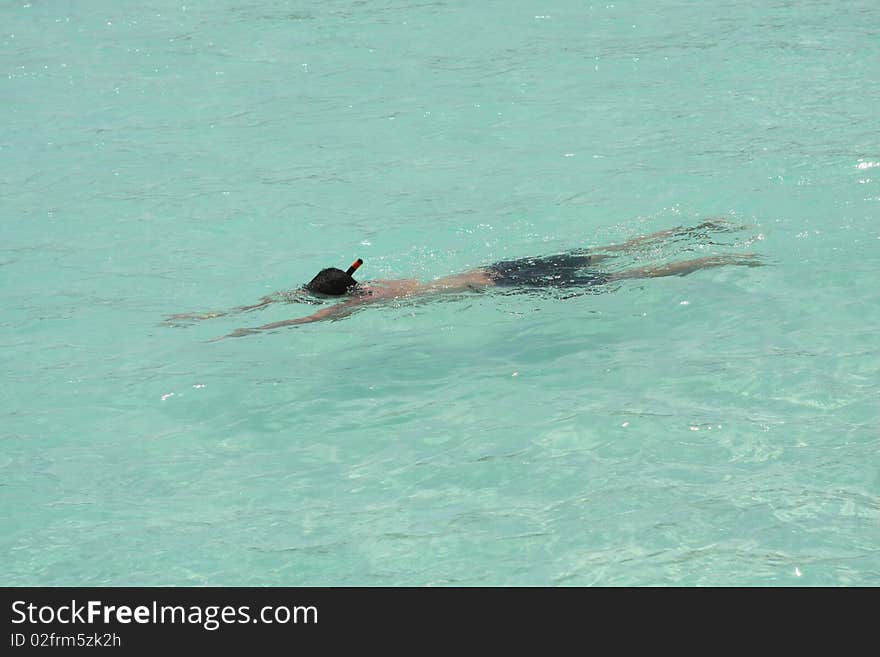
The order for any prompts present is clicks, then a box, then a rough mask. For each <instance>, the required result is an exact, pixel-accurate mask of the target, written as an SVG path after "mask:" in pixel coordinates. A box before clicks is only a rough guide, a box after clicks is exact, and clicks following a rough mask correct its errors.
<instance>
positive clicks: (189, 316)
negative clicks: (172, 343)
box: [165, 296, 277, 322]
mask: <svg viewBox="0 0 880 657" xmlns="http://www.w3.org/2000/svg"><path fill="white" fill-rule="evenodd" d="M275 301H277V299H275V298H274V297H271V296H269V297H263V298H262V299H260V300H259V301H258V302H257V303H255V304H252V305H250V306H238V307H237V308H231V309H229V310H221V311H217V312H210V313H177V314H175V315H169V316H168V317H166V318H165V321H166V322H180V321H193V320H202V319H214V318H215V317H224V316H226V315H232V314H234V313H246V312H249V311H251V310H257V309H259V308H265V307H266V306H268V305H269V304H270V303H273V302H275Z"/></svg>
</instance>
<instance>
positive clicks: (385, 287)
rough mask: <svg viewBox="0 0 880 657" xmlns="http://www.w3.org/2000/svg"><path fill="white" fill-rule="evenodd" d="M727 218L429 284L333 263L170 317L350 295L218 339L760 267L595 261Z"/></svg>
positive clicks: (734, 260)
mask: <svg viewBox="0 0 880 657" xmlns="http://www.w3.org/2000/svg"><path fill="white" fill-rule="evenodd" d="M740 228H743V227H741V226H733V225H731V224H729V223H728V222H726V221H724V220H717V219H715V220H709V221H705V222H703V223H701V224H699V225H698V226H694V227H689V228H685V227H678V228H672V229H669V230H663V231H660V232H657V233H652V234H650V235H644V236H641V237H637V238H635V239H631V240H629V241H628V242H625V243H624V244H612V245H609V246H605V247H598V248H593V249H576V250H574V251H569V252H567V253H562V254H558V255H550V256H542V257H534V258H521V259H518V260H505V261H501V262H496V263H495V264H493V265H490V266H488V267H481V268H478V269H473V270H470V271H467V272H464V273H462V274H455V275H453V276H446V277H443V278H439V279H437V280H434V281H430V282H428V283H422V282H419V281H417V280H414V279H394V280H382V279H380V280H373V281H369V282H366V283H359V282H358V281H356V280H355V279H354V278H353V277H352V274H354V273H355V271H357V269H358V268H359V267H360V266H361V265H362V264H363V260H361V259H360V258H358V259H357V260H355V261H354V263H352V265H351V266H350V267H349V268H348V270H347V271H342V270H341V269H336V268H334V267H330V268H327V269H322V270H321V271H320V272H319V273H318V274H317V275H316V276H315V277H314V278H313V279H312V280H311V281H309V282H308V283H307V284H306V285H305V286H303V288H302V289H300V290H295V291H293V292H287V293H277V294H276V295H273V296H268V297H263V298H262V299H261V300H260V301H259V302H257V303H255V304H253V305H250V306H240V307H238V308H233V309H232V310H229V311H225V312H215V313H184V314H179V315H171V316H170V317H168V318H167V320H166V321H167V322H176V321H180V320H194V319H196V320H197V319H211V318H214V317H222V316H224V315H228V314H230V313H240V312H250V311H253V310H257V309H259V308H264V307H266V306H268V305H269V304H271V303H274V302H277V301H299V302H305V303H320V299H345V300H344V301H343V302H342V303H339V304H336V305H334V306H331V307H329V308H324V309H323V310H319V311H317V312H315V313H313V314H311V315H308V316H306V317H299V318H297V319H288V320H284V321H280V322H273V323H271V324H265V325H263V326H258V327H254V328H243V329H238V330H236V331H233V332H232V333H230V334H228V335H225V336H222V337H220V338H216V339H217V340H220V339H223V338H238V337H242V336H245V335H251V334H253V333H258V332H260V331H270V330H273V329H278V328H283V327H286V326H297V325H299V324H308V323H311V322H319V321H323V320H334V319H342V318H343V317H347V316H348V315H351V314H352V313H353V312H355V311H356V310H358V309H359V308H361V307H363V306H364V305H365V304H369V303H375V302H377V301H382V300H389V299H408V298H412V297H422V296H428V295H436V294H443V293H450V292H467V291H482V290H486V289H490V288H496V287H497V288H515V289H518V290H530V289H531V290H536V289H568V290H572V289H586V288H593V287H598V286H602V285H606V284H608V283H613V282H616V281H624V280H630V279H636V278H659V277H663V276H686V275H687V274H690V273H693V272H695V271H698V270H700V269H707V268H709V267H722V266H726V265H746V266H750V267H755V266H760V265H761V264H763V263H761V261H760V260H759V259H758V256H757V255H756V254H753V253H744V254H739V255H736V254H724V255H714V256H706V257H702V258H694V259H692V260H684V261H681V262H673V263H669V264H665V265H658V266H652V267H637V268H633V269H627V270H624V271H620V272H606V271H602V270H600V269H597V268H596V267H595V266H596V265H597V264H598V263H600V262H602V261H603V260H606V259H608V258H611V257H613V256H612V255H610V254H613V253H615V252H631V251H633V250H634V249H637V248H638V247H640V246H642V245H644V244H648V243H651V242H654V241H656V240H660V239H668V238H677V237H693V236H695V235H696V236H700V237H705V236H706V235H707V234H708V231H716V232H718V231H722V232H727V231H731V230H738V229H740Z"/></svg>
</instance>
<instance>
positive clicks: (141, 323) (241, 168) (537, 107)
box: [0, 1, 880, 585]
mask: <svg viewBox="0 0 880 657" xmlns="http://www.w3.org/2000/svg"><path fill="white" fill-rule="evenodd" d="M473 5H474V3H456V2H447V3H404V2H328V3H323V4H321V6H320V7H318V6H315V5H314V3H283V2H282V3H271V4H269V3H265V4H258V3H248V5H247V6H245V7H242V6H240V3H226V2H212V3H193V4H186V6H185V7H184V6H183V5H182V4H181V3H180V2H176V3H170V2H148V3H139V7H138V8H132V7H128V6H125V7H122V6H120V5H119V3H111V2H103V3H89V6H88V8H86V7H79V6H77V5H76V4H62V3H49V2H46V3H39V2H31V3H16V4H7V5H6V6H5V7H4V8H2V9H0V25H2V28H0V99H2V106H0V107H2V108H0V116H2V118H3V120H2V122H0V193H2V199H3V203H2V204H0V304H2V308H3V311H2V314H0V328H2V333H0V344H2V347H3V349H2V352H0V353H2V356H0V359H2V360H0V363H2V365H0V367H2V372H3V381H4V385H3V386H2V390H0V439H2V446H3V449H2V452H0V496H2V505H0V572H2V580H0V581H2V583H3V584H5V585H25V584H44V585H65V584H74V585H76V584H87V585H124V584H151V585H152V584H156V585H159V584H179V585H189V584H209V585H221V584H227V585H232V584H258V585H305V584H312V585H317V584H330V585H345V584H363V585H402V584H414V585H423V584H434V585H444V584H466V585H469V584H565V585H585V584H599V585H658V584H659V585H664V584H671V585H695V584H708V585H724V584H735V585H801V584H805V585H838V584H843V585H877V584H880V461H878V457H877V453H878V447H880V433H878V421H880V384H878V380H877V372H878V369H880V344H878V339H877V335H876V326H877V324H878V320H880V310H878V308H880V295H878V292H877V285H876V281H877V279H878V274H880V261H878V257H877V252H878V247H880V241H878V240H880V225H878V210H880V139H878V137H877V134H878V132H877V108H878V102H880V89H878V86H877V84H876V80H877V79H880V63H878V62H880V42H878V40H877V39H876V33H877V28H878V24H880V11H878V9H877V8H876V6H875V3H873V2H868V1H865V2H849V3H846V5H845V7H839V6H836V5H833V4H829V3H819V2H801V3H796V4H790V3H781V2H780V3H764V2H761V3H759V2H735V3H734V2H729V3H727V2H719V3H714V4H713V6H712V7H711V8H710V7H708V6H705V7H704V6H701V7H700V10H699V11H698V10H696V9H695V8H694V6H693V4H692V3H686V2H670V1H664V2H619V3H613V4H611V3H608V4H605V3H596V4H589V3H580V2H566V1H557V2H486V3H479V6H473ZM721 215H723V216H727V217H731V218H732V219H733V220H734V221H737V222H740V223H744V224H749V225H751V226H752V227H751V228H749V229H747V230H745V231H742V232H741V233H734V234H726V235H722V236H720V237H721V238H722V239H721V241H722V242H723V244H721V245H714V244H708V243H706V242H705V241H701V240H689V241H679V242H675V243H670V244H665V245H660V246H657V247H656V248H655V249H653V250H646V251H642V252H641V253H639V254H638V258H636V257H633V258H630V259H629V260H627V261H625V262H624V263H622V264H621V266H624V265H627V266H628V265H633V264H636V263H640V264H648V263H653V262H666V261H671V260H675V259H681V258H687V257H695V256H699V255H709V254H712V253H721V252H738V253H739V252H758V253H760V254H762V255H763V256H764V257H765V260H766V262H768V263H769V264H770V266H767V267H759V268H744V267H742V268H740V267H737V268H734V267H729V268H723V269H715V270H710V271H706V272H699V273H696V274H694V275H692V276H688V277H685V278H666V279H656V280H650V281H632V282H627V283H625V284H622V285H620V286H618V287H615V288H613V289H611V290H609V291H608V293H606V294H597V295H586V296H581V297H577V298H572V299H566V300H560V299H558V298H554V297H552V296H545V297H540V296H523V295H513V296H505V295H500V294H498V293H486V294H474V295H470V296H462V297H454V298H450V299H444V300H442V301H435V302H429V303H419V304H416V303H401V304H397V305H396V306H392V307H384V308H370V309H367V310H364V311H363V312H360V313H358V314H356V315H354V316H353V317H350V318H348V319H346V320H344V321H339V322H333V323H327V324H314V325H308V326H304V327H298V328H293V329H289V330H285V331H278V332H275V333H268V334H263V335H259V336H249V337H247V338H242V339H240V340H227V341H222V342H213V343H212V342H208V341H207V340H208V339H210V338H212V337H215V336H217V335H221V334H223V333H227V332H229V331H231V330H233V329H235V328H238V327H241V326H253V325H256V324H264V323H268V322H271V321H276V320H280V319H286V318H289V317H293V316H297V315H301V314H306V313H307V312H309V311H311V310H312V309H313V308H311V307H299V306H291V305H288V306H283V305H278V306H273V307H271V308H269V309H266V310H263V311H261V312H258V313H253V314H249V315H246V316H244V317H241V318H223V319H217V320H214V321H212V322H203V323H201V324H198V325H193V326H190V327H183V328H181V327H178V328H169V327H167V326H162V325H160V322H161V320H162V318H163V317H164V316H165V315H168V314H170V313H175V312H184V311H190V310H217V309H222V308H227V307H231V306H235V305H239V304H244V303H250V302H253V301H255V300H256V299H258V298H259V297H260V296H262V295H264V294H267V293H270V292H273V291H275V290H280V289H287V288H291V287H295V286H296V285H298V284H300V283H301V282H303V281H304V280H307V279H308V278H310V277H311V275H312V274H313V273H314V272H315V271H316V270H317V269H319V268H320V267H323V266H328V265H336V266H345V265H347V264H348V263H349V262H350V261H351V260H352V259H354V257H356V256H361V257H363V258H364V259H365V261H366V264H365V265H364V267H363V268H362V270H361V272H360V273H361V274H362V277H363V278H372V277H375V278H382V277H410V276H414V277H419V278H422V279H425V280H428V279H431V278H434V277H438V276H442V275H446V274H450V273H454V272H458V271H461V270H464V269H466V268H469V267H474V266H478V265H482V264H487V263H491V262H493V261H495V260H499V259H504V258H508V259H509V258H514V257H521V256H527V255H535V254H542V253H555V252H560V251H564V250H566V249H570V248H575V247H582V246H591V245H599V244H607V243H611V242H620V241H622V240H625V239H627V238H630V237H633V236H635V235H638V234H641V233H647V232H651V231H654V230H660V229H663V228H667V227H670V226H675V225H682V224H693V223H698V222H699V221H702V220H703V219H704V218H706V217H710V216H721ZM685 302H686V303H685Z"/></svg>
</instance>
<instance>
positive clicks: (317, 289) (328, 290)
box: [303, 258, 364, 297]
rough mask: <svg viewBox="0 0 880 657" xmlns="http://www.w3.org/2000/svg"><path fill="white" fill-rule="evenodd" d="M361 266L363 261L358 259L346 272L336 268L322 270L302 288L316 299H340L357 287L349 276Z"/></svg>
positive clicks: (355, 282) (356, 283)
mask: <svg viewBox="0 0 880 657" xmlns="http://www.w3.org/2000/svg"><path fill="white" fill-rule="evenodd" d="M362 264H364V261H363V260H362V259H361V258H358V259H357V260H355V261H354V262H353V263H351V266H350V267H349V268H348V270H347V271H342V270H341V269H336V267H328V268H326V269H322V270H321V271H320V272H318V275H317V276H315V277H314V278H313V279H312V280H311V281H309V282H308V283H306V285H304V286H303V287H304V289H305V290H306V291H308V292H310V293H311V294H313V295H314V296H316V297H341V296H343V295H346V294H350V293H351V292H352V291H353V290H354V289H355V288H356V287H357V286H358V282H357V281H356V280H354V278H352V277H351V275H352V274H353V273H354V272H356V271H357V269H358V267H360V266H361V265H362Z"/></svg>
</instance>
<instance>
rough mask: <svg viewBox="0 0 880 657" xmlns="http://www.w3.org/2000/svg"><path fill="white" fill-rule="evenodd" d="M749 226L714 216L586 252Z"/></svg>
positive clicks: (629, 248) (630, 248)
mask: <svg viewBox="0 0 880 657" xmlns="http://www.w3.org/2000/svg"><path fill="white" fill-rule="evenodd" d="M746 228H749V226H742V225H738V224H735V223H733V222H731V221H730V220H728V219H725V218H724V217H714V218H711V219H707V220H706V221H703V222H702V223H699V224H697V225H696V226H676V227H675V228H668V229H666V230H659V231H657V232H656V233H650V234H648V235H639V236H638V237H634V238H633V239H631V240H627V241H626V242H624V243H623V244H609V245H608V246H597V247H594V248H592V249H586V250H585V253H591V254H592V253H615V252H620V251H622V252H624V253H628V252H631V251H633V250H635V249H638V248H640V247H642V246H644V245H645V244H647V243H649V242H656V241H658V240H665V239H669V238H673V237H702V238H705V237H708V234H709V233H710V232H716V233H730V232H733V231H737V230H744V229H746Z"/></svg>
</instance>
